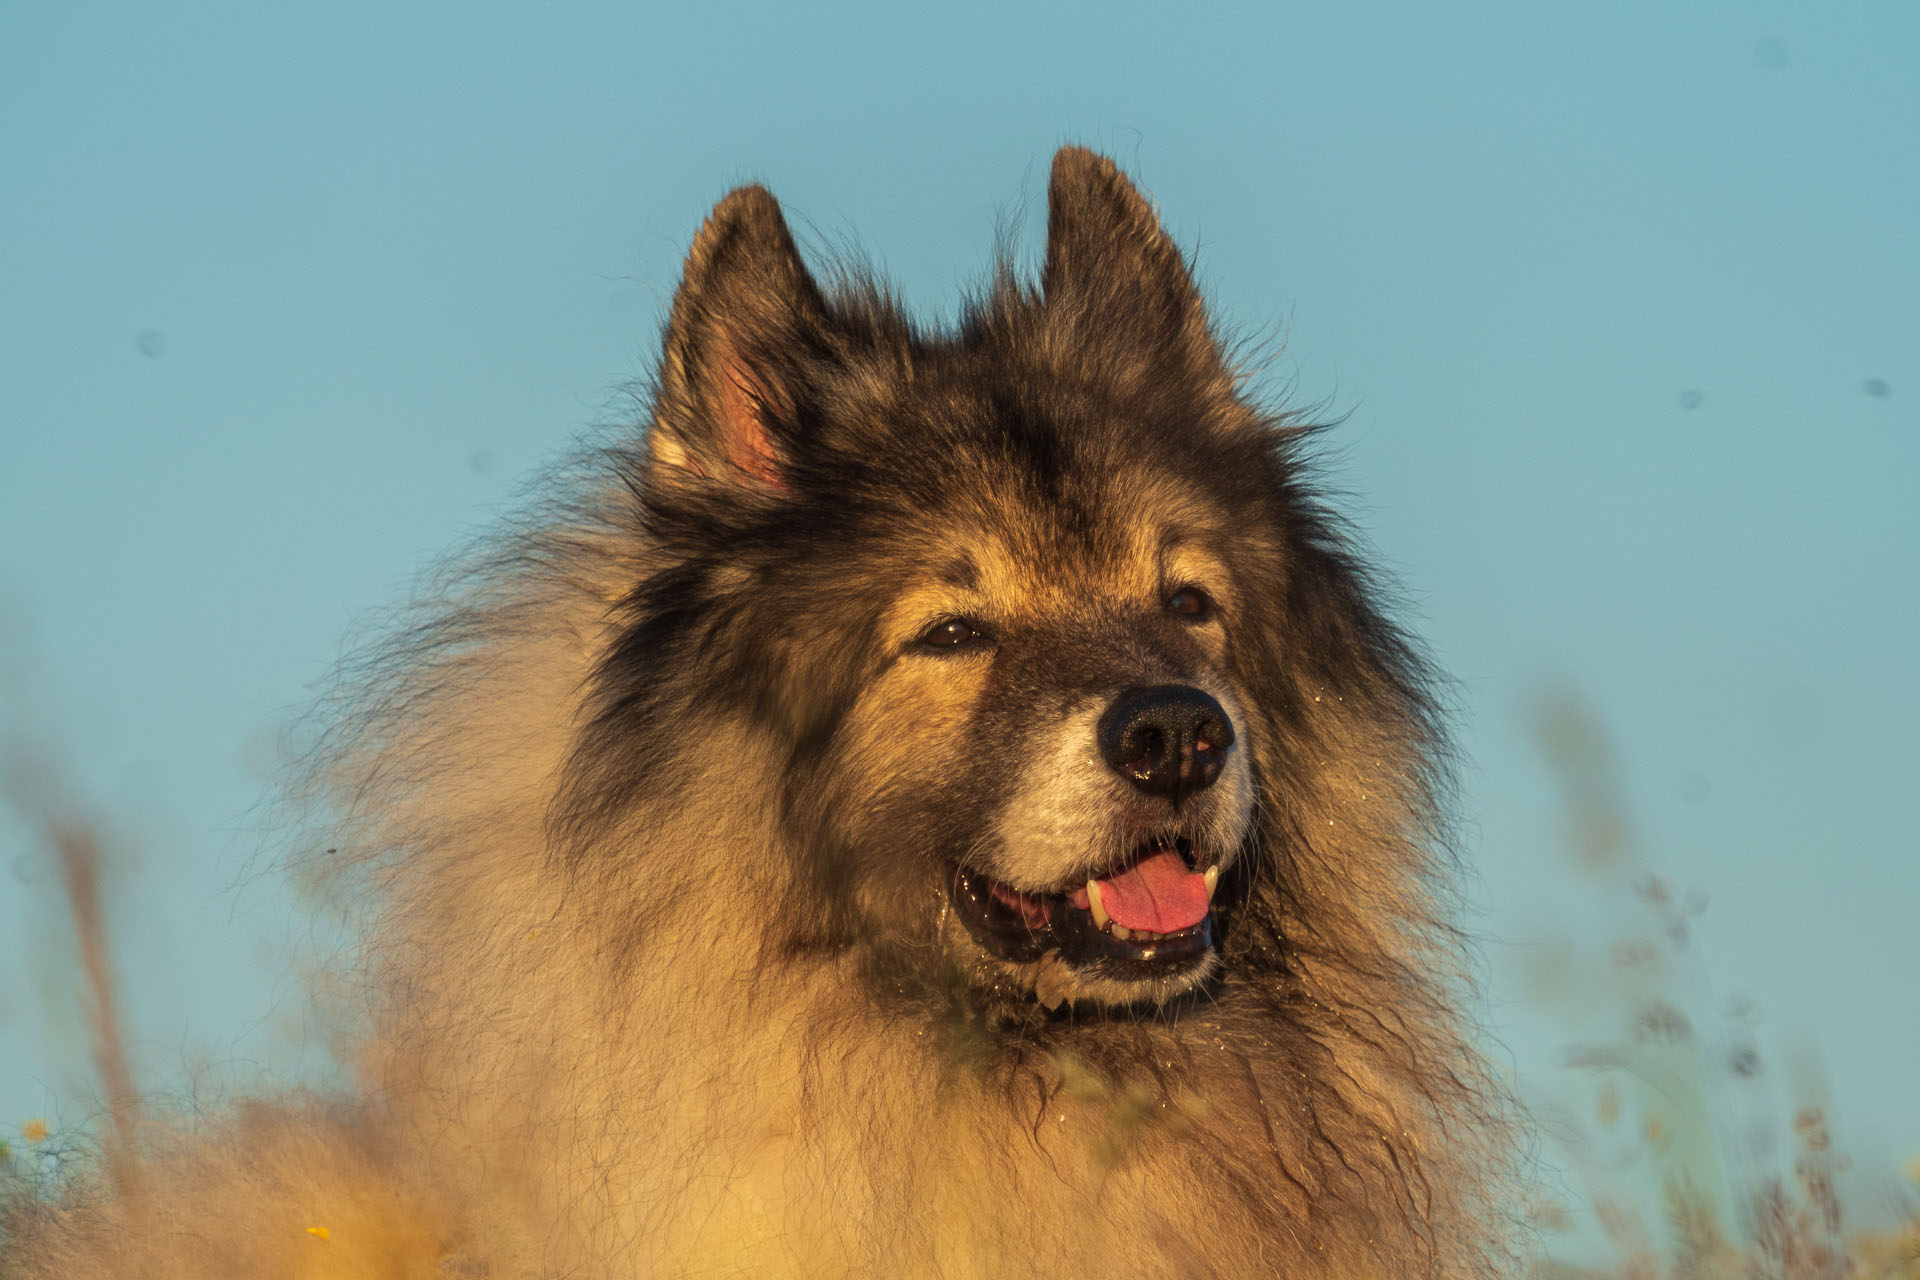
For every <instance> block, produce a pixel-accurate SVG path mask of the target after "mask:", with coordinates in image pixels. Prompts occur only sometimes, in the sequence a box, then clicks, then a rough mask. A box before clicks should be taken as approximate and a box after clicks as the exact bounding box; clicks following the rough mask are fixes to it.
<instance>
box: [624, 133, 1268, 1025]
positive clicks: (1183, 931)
mask: <svg viewBox="0 0 1920 1280" xmlns="http://www.w3.org/2000/svg"><path fill="white" fill-rule="evenodd" d="M1049 206H1050V220H1049V234H1048V251H1047V263H1046V268H1045V273H1044V275H1043V280H1042V289H1041V290H1040V292H1038V293H1034V292H1032V291H1030V290H1027V289H1025V288H1023V287H1021V286H1018V285H1016V284H1013V283H1012V282H1011V281H1010V280H1006V279H1003V280H1002V281H1001V282H1000V284H999V286H998V287H997V288H996V290H995V292H994V294H993V296H992V297H991V298H990V299H988V300H987V301H986V302H985V303H983V304H982V305H981V306H979V307H978V308H976V310H975V311H974V312H973V313H972V314H970V316H969V317H968V318H967V319H966V321H965V322H964V323H963V325H962V328H961V331H960V333H959V334H958V335H956V336H954V337H951V338H942V339H937V340H934V339H928V338H925V337H923V336H921V335H920V334H918V333H916V332H915V331H913V330H912V329H911V328H910V327H909V326H908V325H907V324H906V322H905V321H903V320H902V319H901V318H900V317H899V315H898V313H897V312H896V311H895V310H894V309H893V307H892V306H891V304H890V303H889V302H887V301H886V300H885V299H884V298H883V297H881V296H879V295H878V294H874V293H861V292H857V291H856V292H850V293H846V294H843V295H842V296H840V297H838V298H836V299H833V300H829V299H827V298H826V297H825V296H824V295H822V293H821V292H820V291H819V290H818V289H817V287H816V286H815V285H814V282H813V281H812V279H811V277H810V276H809V275H808V274H807V272H806V269H805V267H804V266H803V265H802V264H801V262H800V259H799V257H798V256H797V254H796V253H795V251H794V248H793V245H792V241H791V239H790V237H789V236H788V233H787V231H786V228H785V225H784V223H783V222H782V220H781V218H780V215H779V212H778V208H777V206H775V205H774V204H773V202H772V199H771V197H770V196H768V195H766V193H765V192H764V191H760V190H759V189H757V188H746V189H743V190H742V191H739V192H736V193H734V195H733V196H731V197H729V198H728V200H727V201H726V202H723V203H722V205H721V206H720V207H719V209H717V210H716V211H715V214H714V217H713V218H712V219H710V220H709V222H708V224H707V226H706V227H705V228H704V229H703V230H702V232H701V235H700V237H699V239H698V240H697V241H696V243H695V246H694V250H693V254H692V257H691V258H690V261H689V266H688V275H687V280H686V282H685V284H684V285H683V286H682V288H681V291H680V294H679V296H678V297H677V299H676V303H675V309H674V317H673V320H672V322H671V325H670V327H669V332H668V339H667V359H666V364H665V371H664V375H663V378H662V386H661V390H660V399H659V408H658V411H657V417H656V426H655V432H654V435H653V437H652V440H651V442H650V445H651V453H652V456H651V459H650V461H649V464H648V465H649V471H648V475H647V479H646V499H645V500H646V503H647V507H648V510H649V513H650V519H651V521H652V523H653V526H654V530H655V534H656V536H658V537H659V538H660V539H661V541H662V543H663V544H664V545H665V546H666V547H668V548H669V549H670V550H672V551H674V552H675V553H676V558H675V560H674V563H673V565H672V567H671V568H670V569H668V570H666V571H664V572H662V573H660V574H657V575H656V576H655V577H653V578H652V579H650V580H649V581H648V582H646V583H644V584H642V586H641V589H640V590H639V591H638V592H636V594H635V598H634V600H633V601H632V602H631V605H632V609H633V612H634V614H635V616H636V618H637V619H638V622H637V623H636V625H635V626H634V627H633V629H632V630H631V631H630V632H629V637H628V640H627V641H625V642H623V644H622V645H621V646H619V647H617V648H616V651H615V655H614V659H613V663H612V664H611V665H615V666H620V665H624V667H625V668H627V669H628V670H629V671H631V672H634V673H637V674H634V675H632V676H631V677H629V679H630V680H631V681H632V682H633V683H632V685H630V686H629V687H630V688H634V689H637V688H638V687H639V681H641V680H644V679H646V678H647V676H646V674H645V673H647V672H649V671H651V672H659V671H662V670H665V671H673V670H684V669H688V668H690V667H697V668H698V669H700V670H701V671H702V672H703V673H704V674H703V677H702V678H703V679H705V680H706V681H707V684H706V686H705V689H704V690H702V689H698V688H696V689H693V690H692V691H690V692H689V694H688V695H687V696H692V697H698V696H702V694H703V692H704V693H710V694H712V695H714V696H719V697H722V698H724V699H726V700H728V702H729V704H730V705H732V706H734V707H738V708H742V709H744V710H745V711H746V712H747V713H749V714H751V715H752V716H753V717H754V719H755V720H756V721H757V722H758V723H760V724H761V725H763V726H765V727H767V728H768V729H770V730H772V731H773V732H774V734H775V737H776V740H777V741H778V742H779V743H780V744H781V745H782V746H783V747H784V748H785V751H786V756H785V760H784V764H783V769H782V775H781V776H782V779H783V781H782V784H781V787H780V794H779V795H778V796H772V797H768V802H769V803H771V804H776V805H778V806H779V808H780V811H781V816H782V819H783V821H784V822H785V823H786V825H787V829H788V831H789V832H790V834H791V836H792V838H793V843H794V845H795V847H796V848H797V849H799V850H800V853H799V855H798V856H799V857H800V859H801V861H802V862H803V864H804V865H803V866H802V868H801V870H802V871H803V873H805V874H803V875H801V876H799V877H797V880H798V881H799V882H800V883H801V884H802V885H804V886H809V887H811V888H815V889H818V890H819V892H820V894H821V895H822V897H823V899H824V902H823V903H820V904H809V905H807V906H805V907H804V908H802V907H799V906H797V905H795V904H787V905H788V908H789V910H788V914H790V915H794V914H799V915H805V916H807V917H809V918H823V919H831V920H832V921H833V922H834V923H833V924H832V925H831V927H830V928H829V929H828V932H830V933H832V934H833V937H834V940H835V941H836V942H844V943H851V944H855V945H858V944H861V943H868V944H872V945H874V946H876V947H878V948H881V949H884V950H888V951H890V953H892V954H895V955H904V956H909V957H914V958H915V959H914V960H913V961H912V962H914V963H919V964H922V965H943V966H951V967H957V968H958V969H959V970H960V971H961V972H963V973H965V974H968V975H970V977H971V979H972V981H973V982H974V984H975V985H976V986H977V987H979V988H981V989H982V990H984V991H987V992H989V993H993V994H995V995H997V996H999V997H1001V998H1016V999H1023V1000H1032V999H1038V1000H1039V1001H1040V1002H1041V1003H1043V1004H1046V1005H1049V1006H1053V1005H1058V1004H1059V1003H1061V1002H1062V1001H1074V1002H1080V1003H1084V1004H1096V1005H1106V1006H1135V1005H1140V1004H1161V1003H1165V1002H1167V1001H1169V1000H1172V999H1175V998H1177V997H1179V996H1181V995H1183V994H1185V993H1187V992H1189V991H1192V990H1194V989H1195V988H1197V987H1199V986H1201V985H1203V984H1205V983H1206V982H1207V981H1208V980H1209V979H1210V978H1211V977H1213V976H1214V975H1215V974H1216V973H1217V972H1218V970H1219V967H1220V963H1221V961H1220V949H1219V945H1218V944H1219V941H1220V939H1219V935H1218V930H1217V928H1216V921H1217V912H1216V906H1217V905H1222V904H1224V903H1225V901H1226V900H1227V899H1228V898H1230V897H1231V895H1232V894H1233V892H1234V886H1235V884H1236V883H1237V882H1238V877H1237V874H1236V873H1237V869H1238V864H1240V863H1241V862H1243V861H1244V860H1245V859H1247V858H1248V857H1249V856H1250V850H1251V849H1252V848H1253V847H1254V844H1255V840H1254V830H1255V822H1254V816H1255V812H1256V808H1257V807H1258V803H1259V801H1258V797H1259V795H1260V792H1261V790H1262V788H1261V784H1260V781H1259V778H1260V767H1261V762H1262V758H1263V755H1264V754H1265V753H1267V752H1268V751H1269V750H1270V749H1271V748H1270V744H1269V742H1268V741H1267V739H1268V738H1269V737H1270V736H1271V730H1270V728H1269V726H1268V724H1267V721H1266V720H1265V719H1264V718H1263V717H1262V716H1261V714H1260V713H1259V712H1258V710H1257V708H1256V706H1255V705H1254V704H1255V701H1256V700H1255V698H1254V697H1253V696H1252V694H1251V693H1250V692H1249V685H1248V683H1247V681H1246V680H1245V678H1244V676H1243V675H1242V674H1241V673H1242V672H1243V671H1245V670H1246V669H1247V664H1248V663H1249V662H1252V661H1256V660H1257V659H1256V658H1255V657H1254V656H1253V655H1255V654H1256V653H1257V654H1262V655H1265V654H1270V652H1271V651H1272V649H1273V641H1272V634H1273V631H1274V623H1273V619H1272V618H1270V617H1269V616H1267V615H1268V613H1269V612H1270V609H1271V605H1270V601H1271V600H1272V598H1273V596H1274V594H1275V591H1276V584H1277V583H1278V582H1280V581H1281V580H1282V579H1283V578H1284V576H1285V573H1286V569H1287V559H1288V536H1287V522H1288V513H1289V503H1291V501H1292V496H1291V493H1290V491H1289V487H1288V485H1287V483H1286V480H1285V476H1284V474H1283V470H1282V464H1281V463H1280V462H1279V461H1277V460H1276V456H1275V450H1273V449H1272V448H1271V443H1272V440H1271V436H1270V434H1269V432H1270V425H1271V424H1268V423H1264V422H1262V421H1261V420H1260V419H1258V417H1257V416H1256V415H1255V414H1254V413H1252V412H1251V411H1250V410H1249V409H1248V408H1247V407H1246V406H1245V405H1244V404H1243V403H1242V402H1241V401H1240V400H1239V399H1238V398H1237V397H1236V396H1235V394H1234V390H1233V383H1232V379H1231V377H1230V376H1229V375H1228V374H1227V372H1226V371H1225V368H1224V364H1223V361H1222V360H1221V357H1220V353H1219V351H1218V348H1217V347H1216V345H1215V343H1214V340H1213V338H1212V336H1211V334H1210V332H1209V330H1208V327H1207V323H1206V320H1205V316H1204V313H1203V312H1202V310H1201V307H1200V302H1199V299H1198V296H1197V294H1196V293H1195V291H1194V288H1193V285H1192V283H1191V280H1190V278H1189V277H1188V274H1187V272H1186V269H1185V265H1184V263H1183V262H1182V261H1181V259H1180V257H1179V255H1178V253H1177V251H1175V250H1174V249H1173V247H1172V245H1171V244H1170V242H1169V241H1168V240H1167V238H1166V236H1165V234H1164V232H1162V231H1161V229H1160V227H1159V225H1158V222H1157V220H1156V219H1155V218H1154V216H1153V214H1152V212H1151V210H1150V209H1149V208H1148V207H1147V205H1146V204H1145V202H1144V201H1143V200H1142V199H1141V198H1140V196H1139V195H1138V193H1137V192H1135V191H1134V190H1133V188H1132V187H1131V186H1130V185H1129V184H1128V183H1127V181H1126V179H1125V178H1124V177H1122V176H1121V175H1120V174H1119V173H1118V171H1117V170H1115V169H1114V168H1113V166H1112V165H1111V164H1110V163H1108V162H1107V161H1105V160H1103V159H1101V158H1099V157H1096V156H1093V155H1091V154H1090V153H1087V152H1081V151H1074V150H1069V151H1066V152H1062V153H1061V156H1060V157H1059V159H1058V160H1057V161H1056V164H1055V169H1054V175H1053V184H1052V189H1051V191H1050V200H1049ZM674 644H678V645H680V646H682V648H681V649H680V650H679V652H678V654H677V655H675V654H669V653H668V652H666V650H667V648H669V647H670V646H672V645H674ZM613 696H614V698H615V699H616V700H617V699H618V697H619V696H620V694H619V690H618V689H616V690H615V692H614V695H613ZM641 696H642V695H640V694H639V693H637V692H636V693H635V694H634V695H633V698H634V700H638V699H639V698H640V697H641ZM822 908H824V909H822Z"/></svg>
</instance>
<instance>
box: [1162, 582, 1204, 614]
mask: <svg viewBox="0 0 1920 1280" xmlns="http://www.w3.org/2000/svg"><path fill="white" fill-rule="evenodd" d="M1167 612H1168V613H1172V614H1177V615H1179V616H1180V617H1182V618H1190V619H1192V620H1193V621H1195V622H1199V621H1203V620H1205V619H1207V618H1211V617H1212V616H1213V599H1212V597H1210V596H1208V595H1207V593H1206V592H1204V591H1202V590H1201V589H1200V588H1198V587H1181V588H1180V589H1179V590H1178V591H1176V592H1174V593H1173V594H1172V595H1170V596H1168V597H1167Z"/></svg>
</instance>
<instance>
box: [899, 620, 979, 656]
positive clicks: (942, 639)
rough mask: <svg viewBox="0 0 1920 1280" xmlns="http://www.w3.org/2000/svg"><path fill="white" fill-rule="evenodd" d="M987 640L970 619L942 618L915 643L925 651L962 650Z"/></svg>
mask: <svg viewBox="0 0 1920 1280" xmlns="http://www.w3.org/2000/svg"><path fill="white" fill-rule="evenodd" d="M986 638H987V633H986V632H985V631H983V630H982V629H981V628H980V626H979V624H978V623H975V622H974V621H973V620H972V619H971V618H942V619H941V620H940V621H938V622H936V623H934V624H933V625H932V626H931V627H928V628H927V629H926V630H925V631H924V632H922V633H921V636H920V639H919V640H918V641H916V642H915V643H917V644H919V645H920V646H921V647H922V648H925V649H964V648H967V647H969V646H971V645H976V644H979V643H981V642H982V641H984V640H985V639H986Z"/></svg>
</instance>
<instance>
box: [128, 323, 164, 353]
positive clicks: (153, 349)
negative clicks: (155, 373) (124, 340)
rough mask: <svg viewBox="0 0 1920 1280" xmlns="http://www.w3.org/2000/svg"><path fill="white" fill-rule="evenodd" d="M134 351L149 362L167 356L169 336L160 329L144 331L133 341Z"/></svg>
mask: <svg viewBox="0 0 1920 1280" xmlns="http://www.w3.org/2000/svg"><path fill="white" fill-rule="evenodd" d="M133 347H134V350H136V351H138V352H139V353H140V354H141V355H143V356H145V357H146V358H147V359H149V360H158V359H159V358H160V357H161V356H163V355H165V354H167V335H166V334H164V333H162V332H160V331H159V330H158V329H142V330H141V331H140V332H139V333H138V334H136V335H134V339H133Z"/></svg>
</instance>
